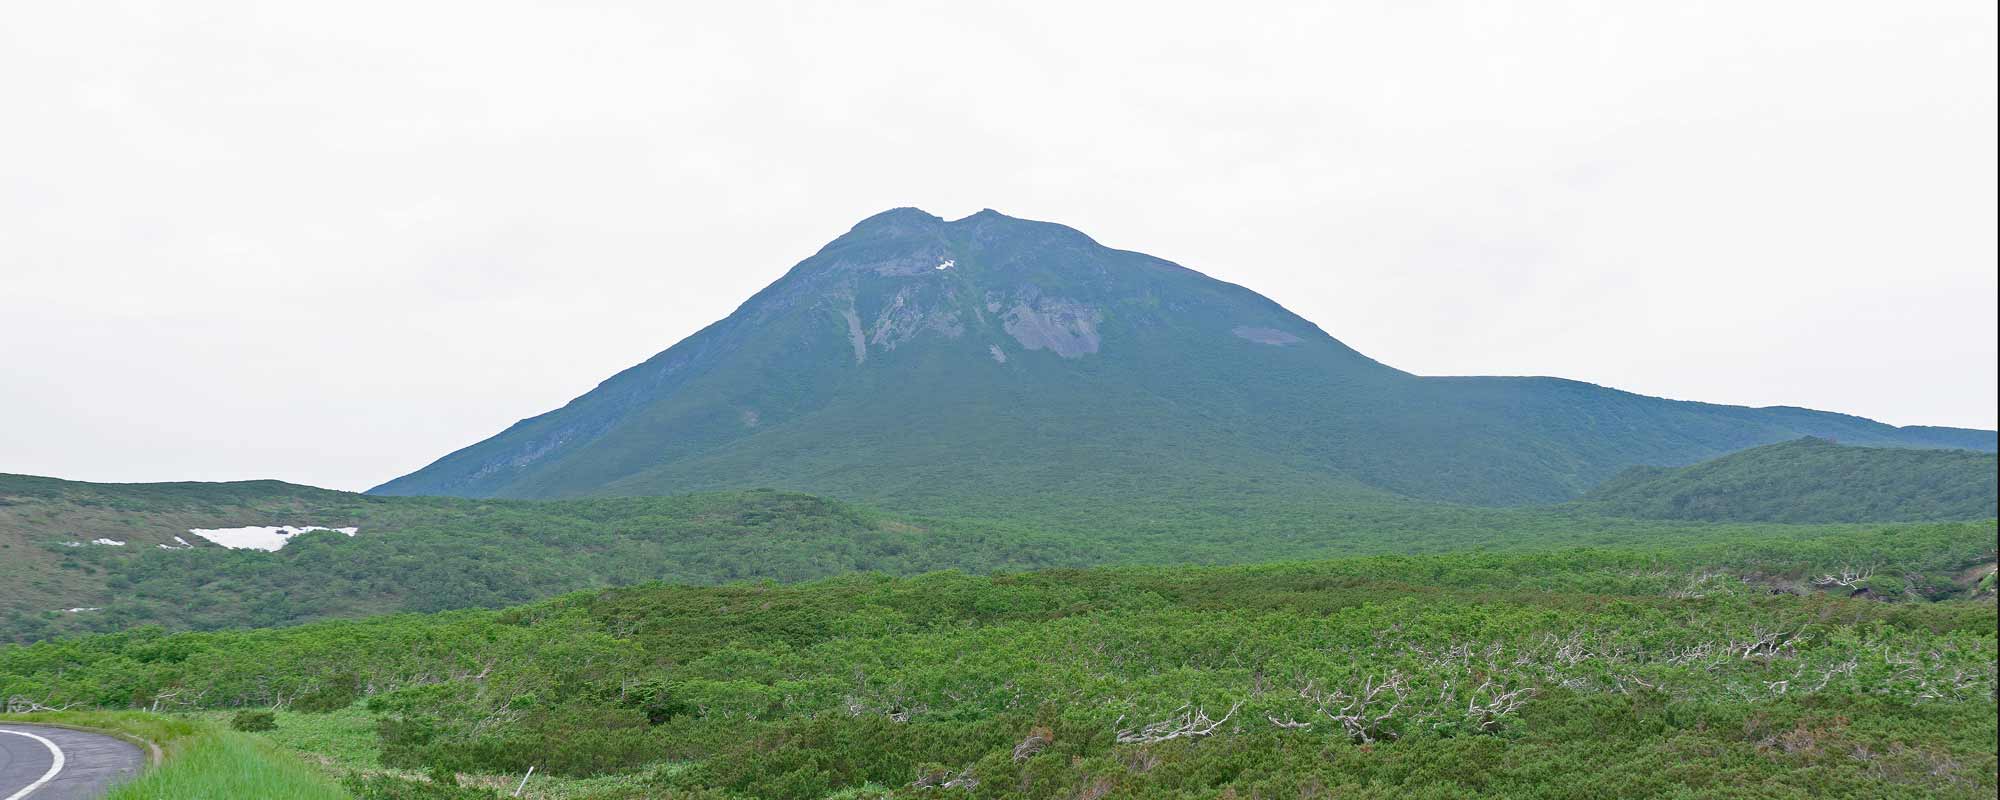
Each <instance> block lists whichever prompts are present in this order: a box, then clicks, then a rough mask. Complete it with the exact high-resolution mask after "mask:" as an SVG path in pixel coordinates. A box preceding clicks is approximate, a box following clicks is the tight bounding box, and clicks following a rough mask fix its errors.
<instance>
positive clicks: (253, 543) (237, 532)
mask: <svg viewBox="0 0 2000 800" xmlns="http://www.w3.org/2000/svg"><path fill="white" fill-rule="evenodd" d="M360 530H361V529H360V528H324V527H320V526H318V525H307V526H305V527H303V528H297V527H293V526H290V525H251V526H249V527H244V528H189V529H188V533H192V534H194V535H196V536H199V537H201V538H203V539H207V540H209V541H211V542H214V543H216V544H219V545H222V546H223V547H227V548H229V549H231V550H277V549H279V548H282V547H284V546H285V543H286V542H289V541H291V540H292V537H294V536H297V535H299V534H301V533H305V532H307V531H334V532H337V533H344V534H347V535H349V536H353V535H354V534H355V533H358V532H359V531H360ZM175 538H177V539H178V538H180V537H175Z"/></svg>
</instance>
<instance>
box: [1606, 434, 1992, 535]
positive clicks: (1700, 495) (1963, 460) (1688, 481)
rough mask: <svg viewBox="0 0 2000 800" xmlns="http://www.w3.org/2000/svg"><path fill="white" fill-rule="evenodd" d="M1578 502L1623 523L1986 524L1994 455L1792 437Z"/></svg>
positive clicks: (1655, 473)
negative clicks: (1975, 521) (1630, 520)
mask: <svg viewBox="0 0 2000 800" xmlns="http://www.w3.org/2000/svg"><path fill="white" fill-rule="evenodd" d="M1578 505H1579V506H1581V507H1583V508H1586V509H1589V510H1591V511H1593V512H1597V513H1602V514H1611V515H1616V516H1628V517H1647V518H1653V519H1688V520H1736V521H1754V522H1795V523H1812V522H1888V521H1897V520H1942V519H1988V518H1991V517H1993V516H1994V515H1995V514H1996V513H2000V459H1996V458H1995V456H1994V455H1993V454H1992V453H1974V452H1969V451H1965V450H1910V449H1895V448H1873V447H1846V446H1842V445H1839V444H1835V443H1833V442H1830V441H1827V440H1824V439H1810V438H1809V439H1800V440H1797V441H1792V442H1785V443H1783V444H1774V445H1769V446H1766V447H1759V448H1754V449H1750V450H1745V451H1743V452H1740V453H1733V454H1730V455H1727V456H1724V457H1722V458H1718V459H1715V460H1713V461H1705V462H1702V463H1700V464H1695V465H1693V466H1689V467H1682V468H1680V469H1667V468H1659V467H1639V468H1634V469H1631V470H1627V471H1626V472H1625V473H1623V474H1621V475H1619V476H1618V477H1616V478H1613V479H1611V480H1610V481H1607V482H1605V484H1604V485H1602V486H1599V487H1598V488H1596V489H1594V490H1592V491H1591V492H1590V493H1589V494H1588V495H1585V496H1584V497H1583V499H1582V500H1580V501H1579V502H1578Z"/></svg>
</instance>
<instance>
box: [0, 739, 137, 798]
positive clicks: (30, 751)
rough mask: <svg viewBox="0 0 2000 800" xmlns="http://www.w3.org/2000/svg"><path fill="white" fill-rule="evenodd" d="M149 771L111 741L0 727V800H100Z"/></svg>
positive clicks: (133, 752) (127, 748) (131, 750)
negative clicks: (144, 769)
mask: <svg viewBox="0 0 2000 800" xmlns="http://www.w3.org/2000/svg"><path fill="white" fill-rule="evenodd" d="M145 765H146V754H145V753H143V752H141V751H140V750H139V748H138V747H136V746H134V745H132V744H131V743H129V742H126V741H123V740H120V739H114V738H112V737H110V736H105V735H103V734H97V733H84V732H83V731H73V730H69V729H67V728H51V727H48V726H46V725H20V724H16V723H12V722H0V800H96V799H97V798H99V797H103V796H104V793H105V792H106V791H109V790H110V788H111V787H112V785H113V784H117V783H120V782H123V781H125V780H127V779H129V778H131V777H132V776H134V775H138V774H139V769H140V768H141V767H144V766H145Z"/></svg>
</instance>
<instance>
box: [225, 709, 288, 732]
mask: <svg viewBox="0 0 2000 800" xmlns="http://www.w3.org/2000/svg"><path fill="white" fill-rule="evenodd" d="M229 727H231V728H235V729H236V730H239V731H245V732H248V733H256V732H258V731H274V730H277V729H278V715H277V714H273V713H271V712H270V711H266V710H261V709H244V710H242V711H238V712H236V716H233V717H230V718H229Z"/></svg>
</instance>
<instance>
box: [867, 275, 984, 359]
mask: <svg viewBox="0 0 2000 800" xmlns="http://www.w3.org/2000/svg"><path fill="white" fill-rule="evenodd" d="M930 295H931V292H928V291H925V290H924V289H923V288H919V287H909V286H906V287H904V288H903V289H902V290H900V291H898V292H896V296H895V299H893V300H891V301H890V302H889V304H888V305H887V306H886V307H884V308H883V309H882V313H881V314H880V315H878V316H877V317H876V318H875V325H874V327H873V330H872V332H871V333H870V334H869V335H868V343H869V344H872V345H877V346H880V347H882V348H884V349H888V350H894V349H896V346H897V345H900V344H902V343H904V342H907V341H909V340H911V339H914V338H916V337H917V336H918V335H919V334H922V333H924V332H926V331H932V332H935V333H938V334H941V335H943V336H946V337H949V338H953V339H956V338H958V337H959V336H960V335H961V334H964V333H965V325H964V323H962V322H960V321H959V318H958V312H957V311H955V310H953V309H952V308H951V307H950V304H949V303H950V300H951V295H950V293H949V292H947V293H945V295H944V296H943V297H930Z"/></svg>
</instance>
